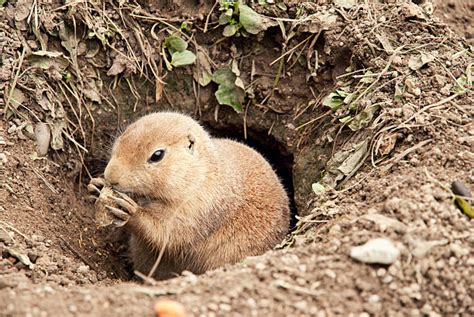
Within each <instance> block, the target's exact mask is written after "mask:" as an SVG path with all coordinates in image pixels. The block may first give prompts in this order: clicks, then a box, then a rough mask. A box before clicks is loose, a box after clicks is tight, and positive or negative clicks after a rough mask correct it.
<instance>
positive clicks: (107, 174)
mask: <svg viewBox="0 0 474 317" xmlns="http://www.w3.org/2000/svg"><path fill="white" fill-rule="evenodd" d="M119 177H120V170H119V169H118V168H116V167H115V166H114V165H111V164H110V163H109V164H108V165H107V167H106V168H105V171H104V179H105V182H106V183H107V185H109V186H111V187H114V186H117V185H118V184H119Z"/></svg>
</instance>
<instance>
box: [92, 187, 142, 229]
mask: <svg viewBox="0 0 474 317" xmlns="http://www.w3.org/2000/svg"><path fill="white" fill-rule="evenodd" d="M87 190H88V191H89V193H90V196H89V200H91V201H93V202H94V206H95V220H96V222H97V223H98V225H99V226H101V227H106V226H109V225H114V226H115V227H122V226H124V225H125V224H126V223H127V222H128V221H129V220H130V216H131V215H133V214H135V213H137V211H138V209H139V205H138V204H137V203H136V202H135V201H134V200H133V199H131V198H130V197H128V196H127V195H126V194H123V193H121V192H118V191H115V190H114V189H113V188H111V187H109V186H107V184H106V182H105V180H104V179H103V178H93V179H91V181H90V183H89V185H87Z"/></svg>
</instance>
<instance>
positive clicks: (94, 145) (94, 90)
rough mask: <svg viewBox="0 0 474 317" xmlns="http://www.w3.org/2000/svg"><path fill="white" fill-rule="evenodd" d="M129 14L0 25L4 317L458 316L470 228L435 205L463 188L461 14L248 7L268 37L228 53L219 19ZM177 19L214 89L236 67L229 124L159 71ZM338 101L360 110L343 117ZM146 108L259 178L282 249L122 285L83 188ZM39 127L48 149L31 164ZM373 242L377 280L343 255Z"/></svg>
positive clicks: (190, 86)
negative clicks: (189, 119) (238, 153)
mask: <svg viewBox="0 0 474 317" xmlns="http://www.w3.org/2000/svg"><path fill="white" fill-rule="evenodd" d="M267 2H270V1H267ZM277 2H278V1H277ZM335 2H336V3H337V2H338V1H335ZM339 2H340V1H339ZM359 2H363V1H359ZM0 3H2V1H0ZM140 3H141V7H140V8H141V9H140V10H141V11H140V10H138V9H137V8H138V7H133V8H134V9H133V10H131V9H129V7H127V5H128V4H124V3H123V2H122V1H119V2H118V4H113V3H105V2H104V3H102V2H100V1H99V2H98V3H92V2H87V1H85V2H81V3H68V4H66V5H63V4H62V3H56V2H54V1H50V2H48V3H41V4H38V2H33V1H27V0H26V1H7V2H6V3H4V4H3V7H0V42H1V43H2V44H3V43H5V44H3V45H2V46H1V47H0V105H2V107H0V111H1V112H0V115H1V116H2V119H1V120H0V255H1V257H0V316H95V315H100V316H130V315H132V316H135V315H137V316H140V315H143V316H153V315H154V311H153V306H154V304H155V303H156V302H157V300H158V299H160V298H170V299H173V300H176V301H178V302H180V303H182V304H183V305H184V307H185V309H186V310H187V313H188V315H189V316H407V315H410V316H470V315H473V314H474V302H473V297H472V294H474V284H473V283H472V282H471V280H472V276H473V275H474V253H473V247H474V227H473V225H472V224H473V222H472V219H470V218H469V217H468V216H467V215H466V214H464V213H462V212H461V210H460V209H459V208H458V207H457V206H456V204H455V203H454V199H453V194H452V192H451V191H450V189H449V186H450V184H451V182H453V181H454V180H458V181H461V182H462V183H463V184H465V185H466V187H467V188H468V189H470V191H471V192H472V191H473V190H474V187H473V184H474V172H473V171H474V154H473V152H472V149H473V143H474V125H473V121H472V119H473V118H472V117H473V113H474V112H473V104H474V103H473V94H472V90H471V89H472V83H469V82H468V81H469V78H471V77H469V76H472V75H471V73H470V72H471V71H472V63H473V52H472V48H470V47H469V44H471V45H472V34H473V30H472V23H470V21H472V11H473V8H472V6H469V5H468V4H466V2H465V1H447V2H443V1H435V2H434V6H432V2H431V1H414V2H411V1H386V3H383V4H375V3H372V2H364V4H361V3H359V4H357V5H355V6H352V7H350V8H344V7H341V6H336V5H335V4H333V3H332V2H331V1H315V2H304V3H301V2H299V1H280V2H279V3H280V4H279V5H278V6H276V5H270V4H269V5H267V6H259V5H256V4H254V5H253V6H252V8H254V10H255V11H256V12H259V13H261V14H264V15H266V16H273V17H280V18H283V20H280V22H279V23H280V25H276V26H273V27H271V28H269V29H267V30H266V31H265V32H260V33H259V34H257V35H250V37H249V38H244V37H242V36H241V37H238V38H237V37H232V38H225V37H223V36H222V29H223V26H219V25H218V23H217V20H218V18H219V14H220V12H219V11H218V6H215V7H214V8H212V5H209V4H207V3H204V2H203V1H199V4H200V6H199V10H197V11H196V12H194V11H193V10H194V8H195V7H196V6H197V5H198V2H197V1H196V3H194V2H193V1H181V2H180V1H178V0H173V1H167V2H166V4H163V5H162V6H160V7H154V6H153V3H151V2H150V3H151V5H150V3H149V2H147V1H141V2H140ZM281 3H284V5H285V7H283V5H282V4H281ZM347 3H351V1H347ZM415 3H416V4H415ZM35 6H36V7H35ZM284 8H286V9H284ZM175 9H180V10H181V11H180V12H178V11H179V10H178V11H175ZM35 10H38V12H39V13H40V14H39V15H35ZM211 10H212V12H213V13H211V14H210V12H211ZM321 12H322V13H323V14H322V15H321ZM312 14H314V15H312ZM324 14H329V15H328V16H326V15H324ZM138 16H140V17H141V18H139V17H138ZM208 16H209V18H208ZM307 16H311V17H312V18H311V19H307V20H305V18H306V17H307ZM333 16H334V17H336V20H335V21H333V20H332V17H333ZM105 17H107V18H105ZM143 17H146V18H143ZM157 17H159V19H157ZM206 20H207V21H208V22H207V23H206ZM292 20H295V21H300V22H295V21H293V22H292ZM303 20H304V21H305V22H304V23H303V22H301V21H303ZM137 21H139V22H137ZM183 21H186V22H187V24H188V28H189V29H183V32H184V33H185V34H187V36H189V37H190V39H187V38H185V39H187V40H189V43H190V44H189V46H190V48H189V49H191V50H193V52H195V53H196V52H197V50H198V49H197V47H198V46H199V47H202V48H205V50H204V52H205V53H206V54H208V55H209V57H210V58H209V59H210V60H211V63H210V64H211V68H212V70H213V71H215V70H216V69H218V68H221V67H222V66H224V65H229V64H230V62H231V60H236V61H237V63H236V65H237V68H238V69H239V71H240V77H241V79H242V81H243V82H244V84H245V88H246V89H245V94H246V98H245V102H244V103H243V112H242V113H237V112H235V111H234V109H232V108H231V107H229V106H227V105H222V104H221V105H219V104H218V102H217V101H216V98H215V96H214V92H215V91H216V89H217V88H218V87H217V84H215V83H211V84H209V85H208V86H206V87H203V86H201V85H199V84H198V83H197V82H196V81H194V77H193V73H194V72H195V69H196V67H197V66H196V65H193V66H186V67H183V68H178V67H176V68H175V69H174V70H173V71H166V69H167V68H166V65H165V62H164V59H163V58H162V56H163V55H162V51H161V47H162V46H161V44H162V43H163V41H164V39H165V38H166V37H167V36H168V34H169V33H167V32H168V31H170V30H171V31H173V32H174V31H175V29H174V28H179V27H180V26H182V22H183ZM308 21H313V22H314V23H313V22H308ZM444 22H447V23H448V24H449V26H448V27H447V26H446V25H444ZM292 23H294V24H292ZM155 24H156V25H155ZM169 25H172V26H173V28H171V27H170V26H169ZM36 26H38V28H36ZM205 28H208V29H209V30H210V31H209V32H206V33H204V29H205ZM281 28H283V29H284V30H285V32H282V30H281ZM451 28H452V29H453V30H454V31H451ZM117 30H120V32H119V31H117ZM112 31H113V32H112ZM137 32H138V33H137ZM292 32H293V33H292ZM290 35H291V36H290ZM463 37H464V38H463ZM183 38H184V36H183ZM125 39H126V41H125ZM249 39H251V40H249ZM193 43H194V44H193ZM38 51H39V52H42V53H36V55H35V54H32V53H31V52H38ZM45 52H49V53H45ZM51 52H61V53H62V55H61V56H56V55H54V54H53V55H51ZM163 52H164V51H163ZM284 52H286V53H285V54H286V55H285V56H284V57H285V58H283V59H279V58H280V56H281V55H282V54H283V53H284ZM48 54H49V55H48ZM160 54H161V55H160ZM164 54H168V53H166V52H164ZM32 56H34V57H32ZM120 56H122V57H123V56H125V57H126V58H124V59H122V61H123V62H120ZM167 56H168V55H167ZM169 57H170V56H168V58H169ZM274 61H276V62H275V63H273V64H272V65H271V66H270V64H271V63H272V62H274ZM280 61H284V62H280ZM281 65H283V66H281ZM141 67H142V68H141ZM280 67H282V68H280ZM349 67H350V68H349ZM202 69H206V67H204V66H202V65H201V70H202ZM282 69H283V70H282ZM368 71H370V73H369V72H368ZM155 73H156V74H155ZM234 74H235V73H234ZM155 75H158V76H157V77H158V78H160V79H163V81H164V82H165V84H164V85H162V84H161V82H160V81H159V80H157V79H156V78H157V77H155ZM341 75H342V76H341ZM463 76H464V77H463ZM364 79H365V80H364ZM456 83H457V84H456ZM12 87H13V88H12ZM341 91H342V94H347V95H348V94H350V93H353V97H352V98H358V96H360V102H359V103H358V104H357V107H358V108H357V109H355V110H350V109H349V106H350V104H351V103H350V102H347V103H346V102H345V101H342V100H343V99H344V100H346V101H347V99H345V98H346V97H347V95H344V96H343V97H341ZM330 93H338V94H339V95H338V96H337V98H333V99H332V102H334V103H336V104H337V105H339V106H338V107H339V108H338V109H335V108H334V109H331V108H330V107H328V104H327V100H328V99H325V97H326V96H328V95H329V94H330ZM352 100H354V99H352ZM334 103H333V104H331V105H333V106H334ZM5 104H8V108H7V107H4V105H5ZM323 104H324V105H323ZM374 105H376V107H374ZM377 105H380V106H377ZM161 109H167V110H169V109H172V110H176V111H183V112H186V113H189V114H192V115H194V116H195V117H196V118H197V119H199V120H200V121H201V122H202V123H203V124H204V125H206V127H208V128H209V130H210V131H211V132H212V133H213V134H215V135H219V136H225V137H232V138H235V139H238V140H242V141H245V142H247V143H248V144H250V145H251V146H254V147H255V148H257V149H258V150H259V151H260V152H262V154H264V155H265V156H266V157H267V158H268V159H269V160H270V161H271V163H272V164H273V166H274V167H275V169H276V170H277V171H278V172H279V174H280V176H281V177H282V179H283V180H284V182H285V184H286V187H287V188H288V189H289V192H290V193H291V194H292V195H293V196H294V210H295V213H296V212H297V213H298V216H297V218H298V219H299V222H298V224H297V225H296V227H295V228H294V231H293V233H292V234H291V235H289V236H288V238H287V239H286V240H285V241H284V242H282V244H281V245H280V246H279V247H277V248H276V249H275V250H271V251H269V252H267V253H266V254H264V255H262V256H259V257H253V258H248V259H245V260H243V261H242V262H241V263H238V264H236V265H232V266H226V267H223V268H220V269H217V270H214V271H210V272H207V273H205V274H203V275H200V276H196V275H194V274H192V273H191V272H183V274H182V275H180V276H178V277H176V278H173V279H170V280H166V281H160V282H153V283H152V285H151V284H150V283H145V282H144V281H142V280H141V279H140V278H138V277H137V276H136V275H134V274H133V272H132V271H131V267H130V263H129V262H128V259H127V255H126V235H125V233H124V232H121V231H120V230H117V231H115V230H112V229H110V228H98V226H97V224H96V223H95V220H94V211H93V206H92V205H91V204H90V203H89V202H87V201H86V190H85V184H87V181H88V179H89V174H90V176H96V175H100V173H101V172H102V171H103V167H104V166H105V163H106V161H107V158H108V148H109V147H110V144H111V142H112V140H113V138H114V136H115V135H116V134H117V131H118V130H119V128H120V127H122V126H124V125H126V124H127V123H128V122H130V121H131V120H133V119H134V118H137V117H138V116H140V115H142V114H143V113H147V112H150V111H156V110H161ZM360 113H364V114H365V115H366V116H364V117H363V116H362V115H359V114H360ZM364 118H368V119H367V120H366V119H364ZM344 120H349V121H344ZM40 121H41V122H46V123H47V124H48V126H49V127H50V129H51V132H52V133H51V135H52V140H51V143H50V149H49V152H48V155H47V156H46V157H44V158H39V157H38V156H37V155H36V154H35V153H36V150H37V149H36V142H35V141H34V138H35V137H34V131H33V129H34V126H35V124H36V123H37V122H40ZM58 131H59V132H58ZM83 148H84V149H87V152H86V151H85V150H84V149H83ZM361 149H362V150H361ZM363 149H365V150H363ZM358 155H360V157H359V156H358ZM356 159H357V160H356ZM354 160H356V162H355V163H354ZM341 170H343V171H346V172H345V173H343V172H341ZM313 184H321V185H323V186H324V188H325V191H324V192H320V191H318V190H317V189H318V187H317V186H312V185H313ZM313 188H314V189H315V190H313ZM470 203H471V205H472V204H473V202H472V200H471V201H470ZM379 237H383V238H388V239H390V240H392V241H393V242H394V244H395V246H396V248H397V249H398V250H399V251H400V256H399V258H398V259H397V260H396V261H395V262H394V263H393V264H390V265H381V264H365V263H360V262H358V261H356V260H354V259H352V258H351V257H350V251H351V248H352V247H354V246H358V245H362V244H364V243H365V242H367V241H369V240H370V239H372V238H379Z"/></svg>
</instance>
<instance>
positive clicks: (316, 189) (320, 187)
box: [311, 183, 326, 195]
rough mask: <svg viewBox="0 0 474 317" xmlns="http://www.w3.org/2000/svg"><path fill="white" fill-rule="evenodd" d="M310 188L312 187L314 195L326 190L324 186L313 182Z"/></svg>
mask: <svg viewBox="0 0 474 317" xmlns="http://www.w3.org/2000/svg"><path fill="white" fill-rule="evenodd" d="M311 188H312V189H313V192H314V193H315V194H316V195H320V194H322V193H324V192H325V191H326V188H324V186H323V185H321V184H320V183H314V184H313V185H311Z"/></svg>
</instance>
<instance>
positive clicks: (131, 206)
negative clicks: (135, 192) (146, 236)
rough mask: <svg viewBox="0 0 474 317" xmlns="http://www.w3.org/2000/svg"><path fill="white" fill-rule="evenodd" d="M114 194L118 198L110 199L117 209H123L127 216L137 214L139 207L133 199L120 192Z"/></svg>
mask: <svg viewBox="0 0 474 317" xmlns="http://www.w3.org/2000/svg"><path fill="white" fill-rule="evenodd" d="M115 193H116V194H117V195H119V196H120V197H115V196H111V197H110V199H111V200H113V202H114V203H116V204H117V206H118V207H120V208H122V209H124V212H126V213H127V214H128V215H129V216H130V215H133V214H136V213H137V210H138V208H139V206H138V204H137V203H136V202H135V201H134V200H133V199H131V198H130V197H128V196H127V195H126V194H123V193H121V192H115Z"/></svg>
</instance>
